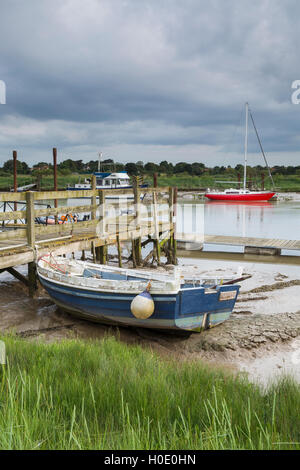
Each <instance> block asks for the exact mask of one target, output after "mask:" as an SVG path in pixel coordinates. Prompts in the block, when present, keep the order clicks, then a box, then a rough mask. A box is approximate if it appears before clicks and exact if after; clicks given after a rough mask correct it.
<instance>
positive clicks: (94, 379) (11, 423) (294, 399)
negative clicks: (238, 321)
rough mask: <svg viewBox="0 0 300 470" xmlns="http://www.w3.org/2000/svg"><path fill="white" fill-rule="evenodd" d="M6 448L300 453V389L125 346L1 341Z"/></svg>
mask: <svg viewBox="0 0 300 470" xmlns="http://www.w3.org/2000/svg"><path fill="white" fill-rule="evenodd" d="M2 339H3V340H4V341H5V343H6V348H7V356H8V363H7V364H6V365H5V366H1V367H2V369H1V372H0V374H1V375H0V377H1V378H0V448H1V449H106V450H108V449H115V450H117V449H131V450H133V449H151V450H154V449H159V450H164V449H166V450H169V449H172V450H176V449H300V426H299V416H300V390H299V387H298V386H297V385H295V384H294V383H293V382H292V381H291V380H289V379H285V380H282V381H281V382H280V383H278V384H276V385H274V386H272V387H271V388H269V389H268V390H267V391H266V392H263V391H262V390H261V389H260V388H259V387H258V386H256V385H253V384H251V383H249V382H248V381H247V380H246V378H245V377H238V378H237V377H233V376H231V375H229V374H228V373H226V374H225V373H223V372H222V371H219V370H216V369H211V368H208V367H207V366H205V365H203V364H202V363H200V362H193V363H188V362H184V363H178V361H175V360H172V359H169V360H162V359H161V358H159V357H158V356H157V355H156V354H154V353H152V352H151V351H149V350H143V349H142V348H141V347H138V346H128V345H125V344H122V343H121V342H119V341H118V340H116V339H113V338H106V339H105V340H102V341H99V342H83V341H80V340H65V341H63V342H59V343H52V344H45V343H33V342H29V341H25V340H22V339H18V338H16V337H13V336H10V337H4V338H2Z"/></svg>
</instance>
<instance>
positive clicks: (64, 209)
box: [0, 204, 98, 220]
mask: <svg viewBox="0 0 300 470" xmlns="http://www.w3.org/2000/svg"><path fill="white" fill-rule="evenodd" d="M97 207H98V206H97V204H96V205H95V206H94V205H88V206H87V205H85V206H61V207H57V208H56V207H50V208H47V209H35V211H34V215H35V217H43V216H45V217H47V216H49V215H57V214H70V213H72V214H74V213H76V212H79V213H80V212H91V211H92V210H96V209H97ZM0 220H1V219H0Z"/></svg>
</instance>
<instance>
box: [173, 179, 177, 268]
mask: <svg viewBox="0 0 300 470" xmlns="http://www.w3.org/2000/svg"><path fill="white" fill-rule="evenodd" d="M176 216H177V188H174V193H173V234H172V245H173V246H172V255H173V256H172V257H173V264H175V265H176V264H177V240H176Z"/></svg>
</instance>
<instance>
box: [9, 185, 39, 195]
mask: <svg viewBox="0 0 300 470" xmlns="http://www.w3.org/2000/svg"><path fill="white" fill-rule="evenodd" d="M36 186H37V184H36V183H31V184H26V185H25V186H19V187H18V188H17V192H18V193H20V192H23V191H30V189H33V188H36ZM14 191H15V190H14V189H11V190H10V192H11V193H12V192H14Z"/></svg>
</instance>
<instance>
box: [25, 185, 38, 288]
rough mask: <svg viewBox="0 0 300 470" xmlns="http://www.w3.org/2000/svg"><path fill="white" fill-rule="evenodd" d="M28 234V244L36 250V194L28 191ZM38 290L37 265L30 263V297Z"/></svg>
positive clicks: (33, 262)
mask: <svg viewBox="0 0 300 470" xmlns="http://www.w3.org/2000/svg"><path fill="white" fill-rule="evenodd" d="M26 222H27V224H26V234H27V244H28V245H29V246H30V247H31V248H32V250H34V249H35V224H34V193H33V192H32V191H28V192H27V193H26ZM36 289H37V282H36V265H35V261H32V262H30V263H28V290H29V297H34V293H35V291H36Z"/></svg>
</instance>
